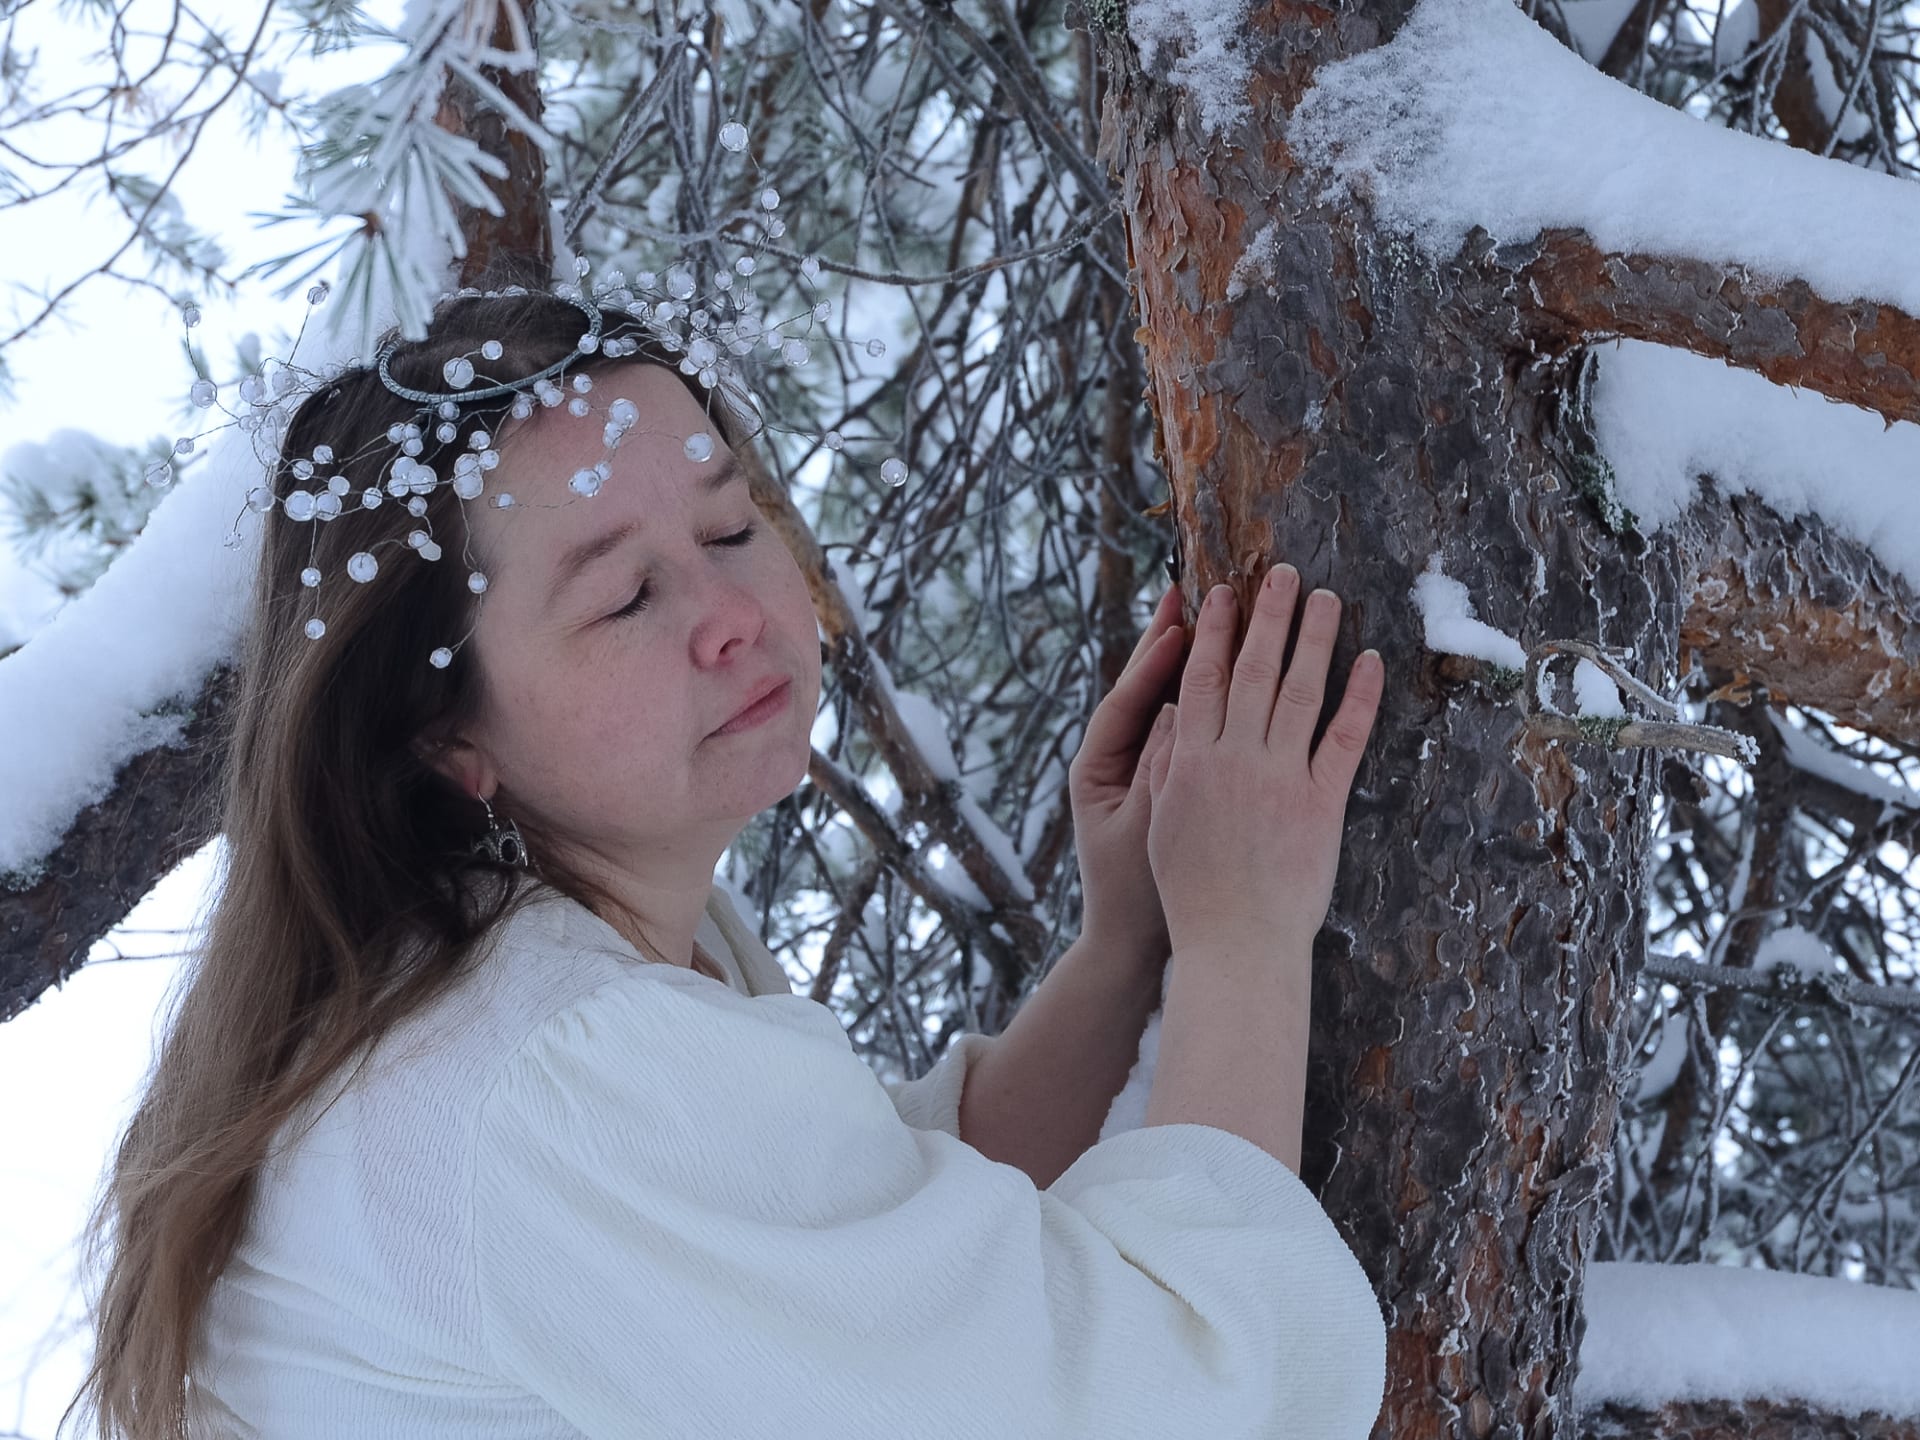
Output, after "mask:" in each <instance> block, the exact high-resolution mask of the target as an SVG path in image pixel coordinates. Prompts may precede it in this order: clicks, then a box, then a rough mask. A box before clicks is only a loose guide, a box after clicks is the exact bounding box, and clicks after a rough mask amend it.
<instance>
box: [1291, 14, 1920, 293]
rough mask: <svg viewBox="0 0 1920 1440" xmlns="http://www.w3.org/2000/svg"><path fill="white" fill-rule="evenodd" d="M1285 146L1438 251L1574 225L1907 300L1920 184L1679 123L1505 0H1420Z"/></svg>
mask: <svg viewBox="0 0 1920 1440" xmlns="http://www.w3.org/2000/svg"><path fill="white" fill-rule="evenodd" d="M1287 143H1288V144H1289V145H1290V146H1292V147H1293V150H1294V153H1295V155H1296V156H1297V157H1298V158H1299V159H1300V161H1301V162H1302V163H1304V164H1307V165H1310V166H1314V165H1317V166H1324V167H1326V169H1327V170H1328V171H1329V174H1330V182H1331V183H1330V185H1329V198H1335V197H1337V196H1339V195H1341V194H1346V193H1353V192H1359V193H1362V194H1364V195H1365V196H1366V197H1367V198H1368V200H1370V201H1371V204H1372V207H1373V213H1374V215H1375V217H1376V219H1378V220H1379V221H1380V222H1381V223H1383V224H1384V225H1386V226H1387V227H1388V228H1390V229H1394V230H1399V231H1402V232H1404V233H1406V234H1408V235H1410V236H1411V237H1412V238H1413V239H1414V241H1415V242H1416V243H1417V244H1418V245H1419V246H1420V247H1421V249H1423V250H1424V251H1426V253H1427V254H1428V255H1429V256H1430V257H1432V258H1433V259H1434V260H1436V261H1438V260H1444V259H1447V258H1449V257H1451V256H1452V255H1453V254H1454V253H1455V252H1457V251H1458V250H1459V248H1460V245H1461V242H1462V241H1464V240H1465V239H1466V237H1467V234H1468V232H1469V231H1470V230H1472V229H1473V228H1474V227H1475V226H1479V227H1482V228H1484V229H1485V230H1486V231H1487V232H1488V233H1489V234H1491V235H1492V236H1493V238H1494V240H1495V241H1496V242H1497V243H1508V242H1514V241H1526V240H1531V239H1533V238H1534V237H1535V236H1537V235H1539V234H1540V233H1541V232H1542V231H1544V230H1549V229H1555V228H1570V229H1578V230H1584V231H1585V232H1586V233H1587V234H1588V235H1590V236H1591V237H1592V238H1593V240H1594V243H1595V244H1597V245H1599V246H1601V247H1602V248H1603V249H1606V250H1611V251H1619V252H1638V253H1643V254H1660V255H1687V256H1692V257H1694V258H1696V259H1701V260H1717V261H1721V262H1723V263H1726V264H1730V265H1741V266H1745V267H1747V268H1748V269H1750V270H1752V271H1754V272H1756V273H1758V274H1761V275H1769V276H1773V277H1776V278H1778V279H1789V278H1795V277H1797V278H1799V279H1802V280H1805V281H1807V282H1808V283H1809V284H1811V285H1812V286H1814V287H1815V288H1816V289H1817V290H1818V291H1819V292H1820V293H1821V294H1822V295H1824V296H1826V297H1827V298H1828V299H1830V300H1854V299H1861V300H1875V301H1879V302H1881V303H1884V304H1888V305H1894V306H1897V307H1899V308H1900V309H1902V310H1905V311H1908V312H1909V313H1914V312H1920V269H1916V268H1915V266H1914V264H1913V247H1912V244H1911V239H1910V237H1911V236H1912V235H1913V234H1914V233H1915V232H1916V231H1920V188H1916V187H1915V186H1913V185H1911V184H1909V183H1907V182H1905V181H1901V180H1896V179H1893V178H1892V177H1891V176H1887V175H1879V174H1875V173H1873V172H1871V171H1868V170H1863V169H1860V168H1859V167H1857V166H1850V165H1843V164H1836V163H1833V162H1831V161H1827V160H1823V159H1821V158H1820V157H1818V156H1815V155H1809V154H1807V153H1805V152H1804V151H1799V150H1794V149H1790V148H1789V147H1787V146H1784V145H1780V144H1778V143H1775V142H1773V141H1769V140H1763V139H1760V138H1759V137H1756V136H1752V135H1744V134H1740V133H1738V132H1736V131H1733V130H1727V129H1723V128H1720V127H1718V126H1714V125H1709V124H1707V123H1706V122H1705V121H1701V120H1696V119H1693V118H1692V117H1690V116H1687V115H1685V114H1683V113H1681V112H1680V111H1677V110H1674V109H1672V108H1671V107H1669V106H1666V105H1663V104H1661V103H1660V102H1659V101H1657V100H1654V99H1652V98H1650V97H1648V96H1645V95H1642V94H1640V93H1639V92H1638V91H1635V90H1632V89H1629V88H1628V87H1627V86H1625V85H1622V84H1620V83H1618V82H1617V81H1614V80H1611V79H1609V78H1608V77H1606V76H1605V75H1602V74H1600V73H1599V72H1598V71H1597V70H1595V69H1594V68H1593V67H1592V66H1591V65H1589V64H1587V62H1586V61H1584V60H1582V59H1581V58H1580V57H1579V56H1578V55H1576V54H1574V53H1573V52H1572V51H1571V50H1568V49H1567V48H1566V47H1565V46H1564V45H1561V44H1560V43H1559V42H1558V41H1556V40H1555V39H1554V38H1553V37H1552V36H1551V35H1549V34H1547V32H1546V31H1545V30H1543V29H1541V28H1540V27H1539V26H1538V25H1536V24H1535V23H1534V22H1533V21H1532V20H1529V19H1528V18H1527V17H1526V16H1525V15H1523V14H1522V13H1521V12H1520V11H1519V9H1517V8H1516V7H1515V6H1514V5H1513V4H1512V3H1511V0H1421V3H1420V4H1419V5H1418V6H1417V7H1416V8H1415V9H1414V11H1413V13H1412V15H1411V16H1409V17H1408V20H1407V22H1406V24H1404V25H1403V26H1402V27H1401V28H1400V31H1399V33H1398V34H1397V35H1395V37H1394V38H1393V40H1392V42H1391V43H1390V44H1387V45H1384V46H1382V47H1380V48H1379V49H1377V50H1370V51H1367V52H1366V53H1364V54H1361V55H1357V56H1354V57H1353V58H1352V59H1350V60H1345V61H1342V62H1340V63H1338V64H1335V65H1329V66H1327V67H1325V68H1324V69H1322V70H1321V71H1320V72H1319V77H1318V83H1317V84H1316V85H1315V86H1314V88H1313V89H1312V90H1310V91H1309V92H1308V93H1307V96H1306V98H1305V99H1304V100H1303V101H1302V102H1301V104H1300V106H1299V107H1298V108H1297V109H1296V110H1295V111H1294V114H1293V117H1292V121H1291V123H1290V124H1289V126H1288V130H1287Z"/></svg>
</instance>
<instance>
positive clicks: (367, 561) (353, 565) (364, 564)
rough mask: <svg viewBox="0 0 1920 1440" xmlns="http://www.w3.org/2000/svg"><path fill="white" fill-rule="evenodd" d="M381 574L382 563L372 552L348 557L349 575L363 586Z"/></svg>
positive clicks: (367, 551) (362, 552)
mask: <svg viewBox="0 0 1920 1440" xmlns="http://www.w3.org/2000/svg"><path fill="white" fill-rule="evenodd" d="M379 573H380V562H379V561H378V560H376V559H374V557H373V552H372V551H370V550H361V551H359V552H358V553H356V554H353V555H350V556H348V557H347V574H348V575H350V576H351V577H352V578H353V579H355V580H357V581H359V582H360V583H361V584H362V585H364V584H366V583H367V582H368V581H369V580H371V579H373V577H374V576H376V575H378V574H379Z"/></svg>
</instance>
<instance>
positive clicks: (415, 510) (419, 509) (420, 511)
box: [407, 495, 427, 519]
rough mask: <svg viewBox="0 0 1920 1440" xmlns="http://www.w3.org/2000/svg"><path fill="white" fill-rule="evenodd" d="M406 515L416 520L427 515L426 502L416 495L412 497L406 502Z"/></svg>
mask: <svg viewBox="0 0 1920 1440" xmlns="http://www.w3.org/2000/svg"><path fill="white" fill-rule="evenodd" d="M407 513H408V514H409V515H411V516H413V517H414V518H416V519H418V518H419V517H420V516H422V515H424V514H426V513H427V502H426V501H425V500H423V499H422V498H421V497H420V496H418V495H415V496H413V497H412V498H411V499H410V500H408V501H407Z"/></svg>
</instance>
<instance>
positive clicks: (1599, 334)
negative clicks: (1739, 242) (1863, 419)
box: [1516, 230, 1920, 420]
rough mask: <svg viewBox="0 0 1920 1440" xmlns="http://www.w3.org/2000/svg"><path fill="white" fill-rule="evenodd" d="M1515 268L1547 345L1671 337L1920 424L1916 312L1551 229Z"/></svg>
mask: <svg viewBox="0 0 1920 1440" xmlns="http://www.w3.org/2000/svg"><path fill="white" fill-rule="evenodd" d="M1536 244H1537V247H1538V248H1537V250H1531V247H1530V250H1531V253H1530V254H1529V255H1528V257H1527V258H1526V259H1525V260H1524V262H1523V263H1522V264H1521V265H1520V266H1519V268H1518V270H1517V274H1516V278H1517V279H1519V280H1520V281H1522V282H1524V290H1525V294H1524V295H1523V298H1522V299H1521V302H1520V303H1521V307H1522V312H1523V313H1522V324H1523V326H1524V327H1525V329H1526V332H1527V335H1528V338H1529V339H1530V340H1531V341H1532V342H1533V343H1534V345H1535V346H1536V347H1538V348H1540V349H1544V350H1547V351H1550V352H1555V353H1559V352H1565V351H1568V350H1572V349H1574V348H1575V347H1577V346H1581V345H1587V344H1591V343H1592V342H1594V341H1595V340H1602V339H1614V338H1616V337H1624V338H1627V339H1632V340H1650V341H1653V342H1655V343H1656V344H1661V345H1674V346H1678V347H1680V348H1681V349H1684V350H1691V351H1693V352H1694V353H1695V354H1698V355H1710V356H1712V357H1714V358H1715V359H1717V360H1724V361H1727V362H1728V363H1729V364H1733V365H1738V366H1740V367H1741V368H1742V369H1746V370H1753V371H1756V372H1757V373H1759V374H1761V375H1764V376H1766V378H1767V379H1769V380H1771V381H1773V382H1774V383H1775V384H1776V385H1796V386H1799V387H1801V388H1802V389H1806V390H1817V391H1819V392H1820V393H1821V394H1822V395H1825V396H1827V397H1828V398H1829V399H1832V400H1843V401H1845V402H1846V403H1847V404H1849V405H1860V406H1863V407H1865V408H1866V409H1869V410H1877V411H1878V412H1879V413H1880V414H1881V415H1883V416H1885V417H1886V418H1887V419H1888V420H1920V320H1915V319H1914V317H1913V316H1911V315H1908V314H1906V313H1904V312H1903V311H1900V310H1896V309H1894V308H1893V307H1892V306H1890V305H1880V304H1876V303H1874V302H1873V301H1870V300H1850V301H1846V302H1844V303H1836V302H1834V301H1831V300H1828V299H1826V298H1824V297H1822V296H1820V295H1818V294H1816V293H1815V292H1814V289H1813V287H1812V286H1811V285H1809V284H1807V283H1806V282H1805V281H1804V280H1783V281H1769V280H1764V279H1761V278H1759V277H1757V276H1752V275H1749V274H1747V273H1746V272H1745V271H1744V270H1743V269H1740V268H1737V267H1730V266H1728V265H1726V264H1724V263H1722V262H1718V261H1708V260H1690V259H1677V258H1673V257H1669V256H1654V255H1616V254H1611V253H1609V252H1607V251H1604V250H1601V249H1599V248H1598V247H1597V246H1595V245H1594V243H1593V241H1592V240H1591V239H1589V238H1588V237H1587V235H1586V234H1585V233H1584V232H1582V231H1578V230H1549V231H1546V232H1545V233H1543V234H1542V235H1541V236H1540V238H1539V240H1538V241H1537V242H1536Z"/></svg>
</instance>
